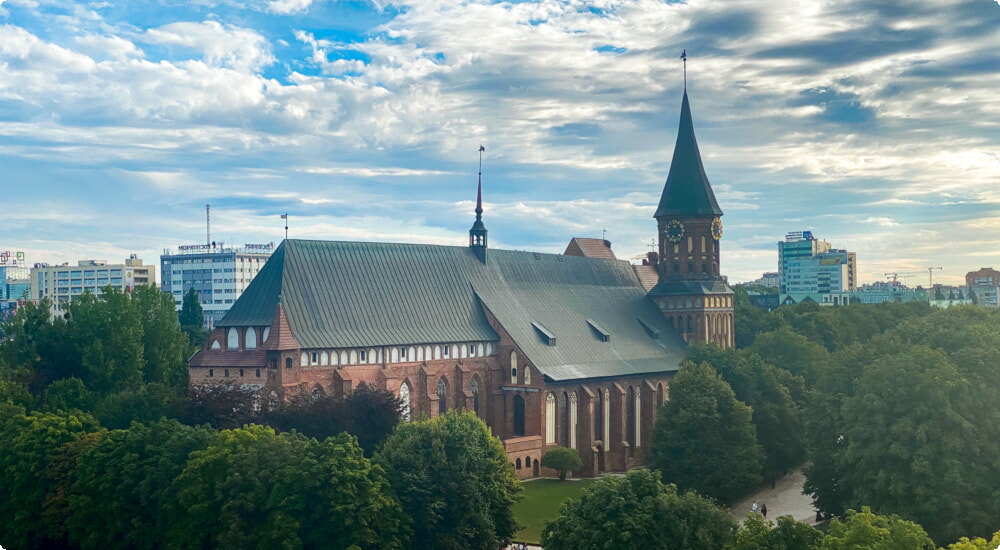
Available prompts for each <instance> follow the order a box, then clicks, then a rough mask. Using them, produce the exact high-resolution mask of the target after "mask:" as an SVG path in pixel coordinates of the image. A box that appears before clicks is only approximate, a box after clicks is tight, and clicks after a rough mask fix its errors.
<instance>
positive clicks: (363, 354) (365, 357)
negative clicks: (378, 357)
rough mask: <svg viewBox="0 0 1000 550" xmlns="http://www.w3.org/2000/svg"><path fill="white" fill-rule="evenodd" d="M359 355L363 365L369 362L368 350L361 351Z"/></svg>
mask: <svg viewBox="0 0 1000 550" xmlns="http://www.w3.org/2000/svg"><path fill="white" fill-rule="evenodd" d="M358 355H359V356H360V358H361V362H362V363H367V362H368V350H361V351H359V352H358Z"/></svg>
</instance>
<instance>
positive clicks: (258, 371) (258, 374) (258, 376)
mask: <svg viewBox="0 0 1000 550" xmlns="http://www.w3.org/2000/svg"><path fill="white" fill-rule="evenodd" d="M257 378H260V369H257Z"/></svg>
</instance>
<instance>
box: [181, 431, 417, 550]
mask: <svg viewBox="0 0 1000 550" xmlns="http://www.w3.org/2000/svg"><path fill="white" fill-rule="evenodd" d="M171 491H172V494H174V495H175V498H173V500H172V501H171V502H169V503H168V504H167V506H166V514H167V521H168V524H169V527H168V533H167V536H166V545H165V547H166V548H173V549H177V550H181V549H184V550H187V549H192V548H204V549H208V548H213V549H214V548H218V549H240V550H243V549H249V548H260V549H271V548H354V549H359V550H367V549H400V548H402V547H403V540H405V532H406V525H405V522H406V517H405V515H404V514H403V512H402V510H401V509H400V506H399V503H398V502H397V501H396V500H395V499H394V498H393V495H392V489H391V487H390V486H389V484H388V482H387V480H386V477H385V473H384V472H383V470H382V469H381V468H379V467H377V466H374V465H373V464H372V463H371V462H370V461H369V460H368V459H366V458H365V457H364V454H363V453H362V452H361V448H360V447H359V446H358V445H357V442H356V441H355V440H354V438H353V437H351V436H349V435H346V434H344V435H341V436H338V437H336V438H329V439H326V440H325V441H322V442H318V441H316V440H315V439H309V438H306V437H305V436H303V435H301V434H297V433H284V434H275V432H274V430H272V429H270V428H265V427H262V426H248V427H247V428H244V429H236V430H225V431H223V432H220V434H219V436H218V439H217V441H216V442H215V443H213V444H212V445H210V446H209V447H207V448H206V449H204V450H198V451H194V452H192V453H191V455H190V458H189V459H188V462H187V465H186V466H185V468H184V470H183V472H181V474H180V475H179V476H177V478H176V479H175V480H174V483H173V486H172V488H171Z"/></svg>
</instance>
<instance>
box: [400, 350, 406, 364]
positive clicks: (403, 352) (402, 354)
mask: <svg viewBox="0 0 1000 550" xmlns="http://www.w3.org/2000/svg"><path fill="white" fill-rule="evenodd" d="M399 360H400V361H406V348H405V347H403V348H399Z"/></svg>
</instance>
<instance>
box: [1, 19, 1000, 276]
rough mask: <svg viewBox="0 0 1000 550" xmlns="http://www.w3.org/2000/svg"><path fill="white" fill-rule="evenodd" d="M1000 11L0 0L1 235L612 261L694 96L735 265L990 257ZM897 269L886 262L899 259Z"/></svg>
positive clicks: (63, 257) (157, 248) (12, 246)
mask: <svg viewBox="0 0 1000 550" xmlns="http://www.w3.org/2000/svg"><path fill="white" fill-rule="evenodd" d="M998 2H1000V0H969V1H960V0H927V1H924V2H912V1H910V0H898V1H893V0H886V1H856V0H838V1H836V2H829V1H810V0H752V1H749V0H725V1H719V0H716V1H705V0H691V1H689V2H664V1H662V0H660V1H652V0H590V1H586V2H582V1H572V0H569V1H566V0H563V1H557V0H525V1H506V2H495V1H489V0H483V1H473V0H470V1H462V0H403V1H388V0H372V1H354V0H350V1H346V0H338V1H331V0H240V1H235V0H187V1H184V0H144V1H142V2H136V1H126V0H100V1H83V0H81V1H76V2H71V1H66V0H0V197H2V199H0V200H2V203H3V207H2V213H0V250H11V251H24V252H25V253H26V254H25V256H26V261H27V262H28V263H29V264H31V263H34V262H48V263H62V262H70V263H75V262H76V261H78V260H81V259H104V260H108V261H109V262H112V263H120V262H121V261H123V260H124V258H126V257H128V255H130V254H133V253H134V254H138V255H139V257H141V258H143V259H145V260H147V263H157V264H158V263H159V255H160V254H161V253H162V252H163V250H164V249H176V248H177V247H178V246H180V245H189V244H200V243H204V242H206V239H207V238H208V235H207V233H208V231H207V228H206V215H205V205H206V204H210V205H211V234H210V238H211V240H213V241H217V242H225V243H227V244H235V245H242V244H245V243H267V242H275V243H278V242H280V240H281V239H282V238H284V226H285V220H283V219H281V217H280V216H281V214H283V213H287V214H288V220H289V221H288V226H289V229H288V235H289V237H292V238H305V239H330V240H361V241H389V242H413V243H431V244H444V245H466V244H467V243H468V230H469V227H470V226H471V225H472V222H473V221H474V213H473V209H474V207H475V198H476V183H477V172H478V170H479V161H480V157H479V147H480V145H482V146H484V147H485V152H484V153H483V156H482V183H483V202H484V205H483V206H484V209H485V213H484V214H483V220H484V222H485V224H486V227H487V228H488V230H489V242H490V246H491V247H492V248H505V249H518V250H533V251H541V252H552V253H561V252H562V251H563V250H564V249H565V247H566V245H567V243H568V242H569V240H570V239H571V238H573V237H598V238H600V237H602V236H605V237H606V238H607V239H608V240H610V241H611V242H612V243H613V245H612V248H613V250H614V251H615V253H616V254H617V256H618V257H619V258H623V259H629V258H635V257H640V256H642V255H644V254H645V253H646V252H647V251H649V250H651V248H650V243H651V242H652V241H653V239H655V237H656V222H655V220H654V219H653V217H652V216H653V212H654V211H655V209H656V204H657V202H658V201H659V197H660V193H661V192H662V189H663V184H664V182H665V180H666V177H667V173H668V171H669V166H670V159H671V155H672V151H673V146H674V140H675V139H676V132H677V123H678V117H679V113H680V105H681V98H682V94H683V89H684V71H683V65H682V62H681V60H680V54H681V52H682V51H686V52H687V58H688V60H687V90H688V95H689V99H690V104H691V110H692V114H693V118H694V125H695V132H696V134H697V138H698V143H699V147H700V150H701V155H702V158H703V161H704V164H705V170H706V173H707V174H708V177H709V180H710V181H711V182H712V186H713V188H714V190H715V194H716V197H717V199H718V202H719V205H720V206H721V208H722V210H723V211H724V212H725V215H724V216H723V218H722V221H723V223H724V224H725V234H724V237H723V240H722V272H723V273H724V274H726V275H728V277H729V280H730V282H742V281H749V280H752V279H756V278H758V277H760V275H761V273H763V272H765V271H777V244H776V243H777V242H778V241H780V240H783V239H784V236H785V234H786V233H789V232H792V231H802V230H810V231H812V232H813V233H814V235H816V236H817V237H819V238H821V239H824V240H827V241H829V242H830V243H831V244H832V245H833V246H834V247H835V248H842V249H847V250H850V251H853V252H856V253H857V257H858V268H859V273H860V277H859V279H860V281H861V282H874V281H884V280H886V275H885V274H886V273H890V272H896V273H914V275H906V276H905V277H906V279H904V280H906V281H908V282H909V283H910V284H912V285H916V284H926V282H927V279H928V269H927V268H928V267H938V266H940V267H942V268H943V269H941V270H936V271H934V275H933V277H934V281H935V282H942V283H950V284H960V283H961V282H962V281H963V280H964V275H965V273H966V272H968V271H971V270H976V269H979V268H980V267H987V266H992V267H996V268H998V269H1000V5H998ZM901 278H902V277H901Z"/></svg>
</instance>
